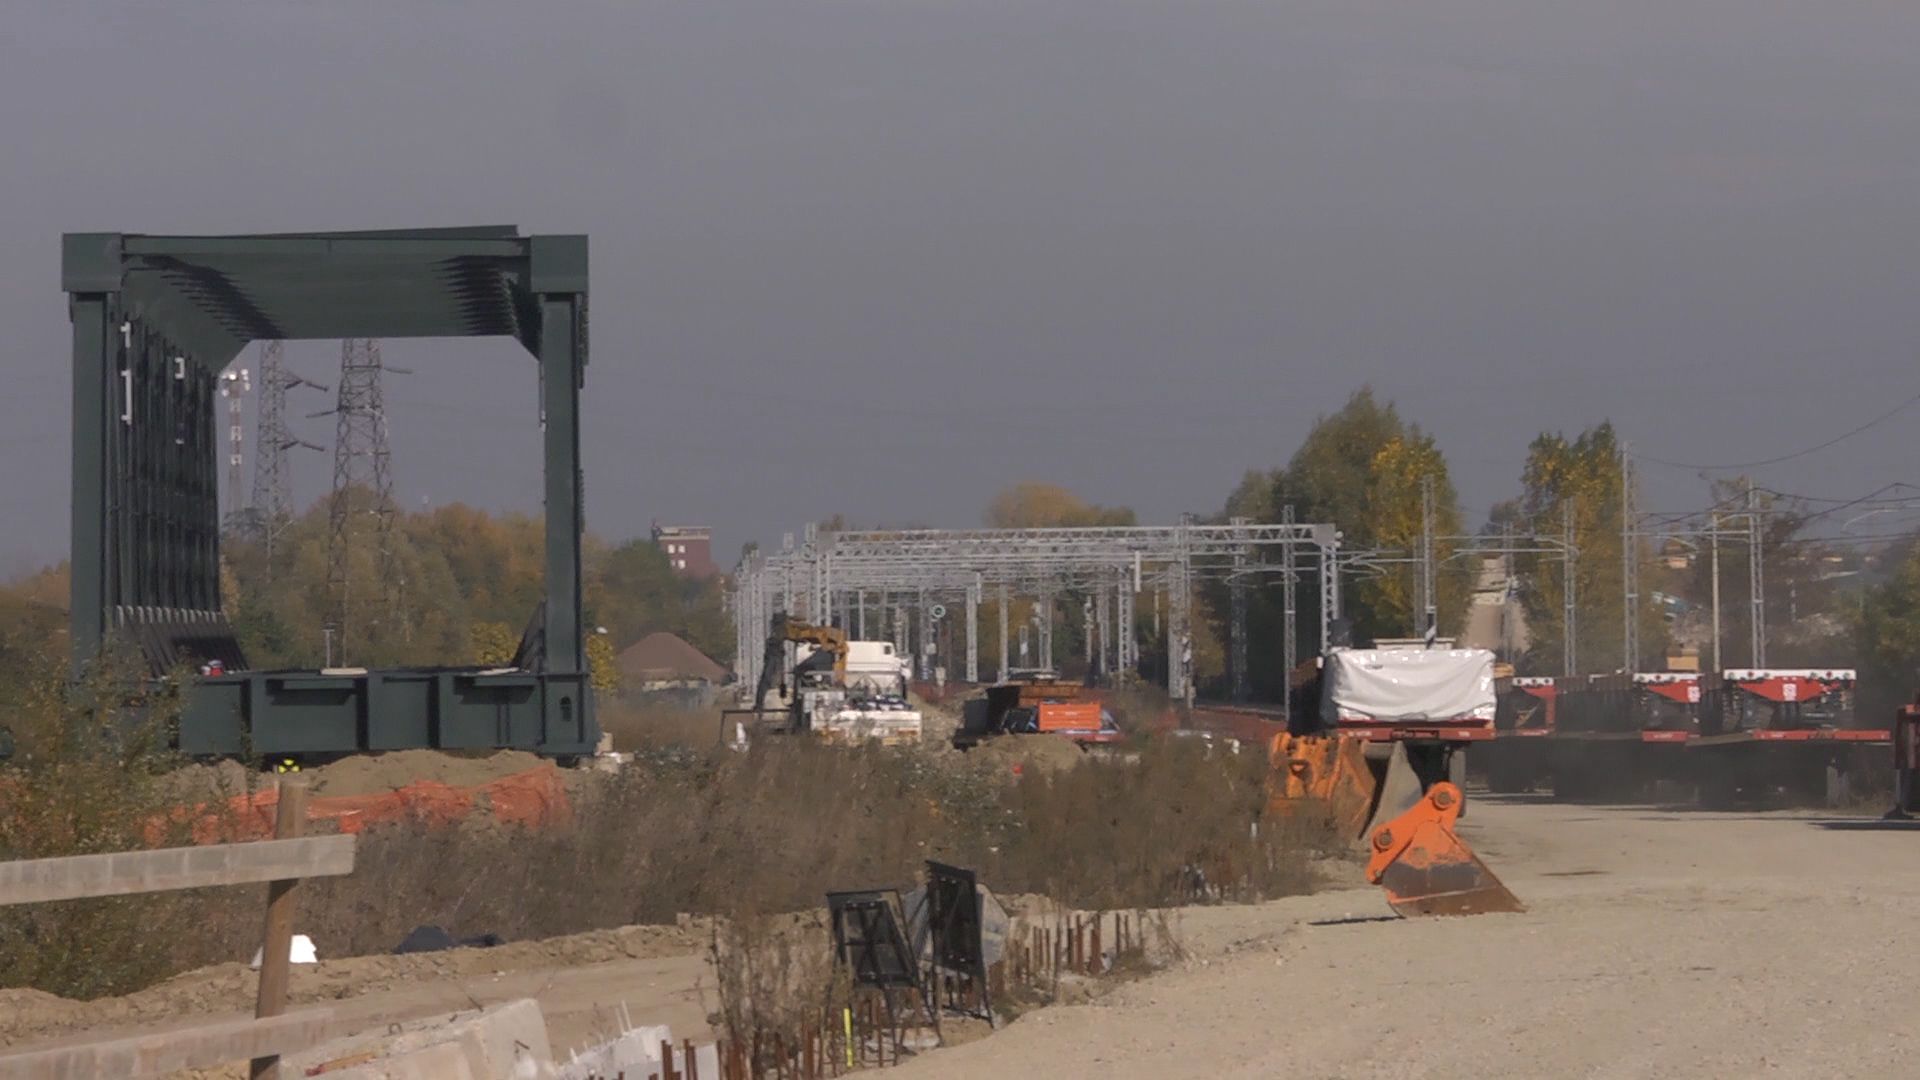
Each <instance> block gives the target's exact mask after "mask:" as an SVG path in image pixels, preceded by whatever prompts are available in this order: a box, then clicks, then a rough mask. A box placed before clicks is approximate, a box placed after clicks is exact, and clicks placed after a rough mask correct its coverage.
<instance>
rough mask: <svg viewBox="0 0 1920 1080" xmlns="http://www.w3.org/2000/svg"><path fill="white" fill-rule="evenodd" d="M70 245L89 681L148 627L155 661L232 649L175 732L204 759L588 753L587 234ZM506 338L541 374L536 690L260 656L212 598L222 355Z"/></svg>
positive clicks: (166, 663)
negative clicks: (275, 666) (583, 411)
mask: <svg viewBox="0 0 1920 1080" xmlns="http://www.w3.org/2000/svg"><path fill="white" fill-rule="evenodd" d="M61 250H62V265H61V282H62V286H63V288H64V289H65V291H66V292H67V293H68V306H69V314H70V316H71V319H72V324H73V360H72V363H73V421H74V423H73V510H72V515H73V516H72V558H73V561H72V565H73V583H72V594H71V600H72V614H71V620H72V623H71V625H72V647H73V657H72V659H73V666H74V672H75V674H76V675H78V674H80V673H81V672H83V671H84V670H85V668H86V667H87V665H88V664H89V663H91V662H92V660H93V659H94V658H95V657H96V656H98V655H99V653H100V650H101V649H102V647H103V646H104V645H105V644H106V643H107V642H108V640H109V639H110V638H113V637H115V636H116V635H119V636H124V637H126V638H128V639H130V640H131V641H133V642H134V643H137V644H138V645H139V646H140V647H141V648H142V650H143V652H145V654H146V656H147V658H148V661H149V663H150V665H151V666H152V667H153V669H154V671H155V673H156V674H158V673H161V672H164V671H165V670H167V669H169V668H171V667H173V666H175V665H177V664H179V663H183V662H193V661H197V660H207V659H219V660H221V661H222V662H223V663H224V664H225V666H226V670H227V672H228V674H227V675H226V676H225V677H223V678H220V679H210V680H206V681H205V682H204V684H203V685H202V687H200V688H199V689H198V690H197V691H196V693H195V695H194V699H193V700H192V701H190V702H189V706H188V709H187V712H186V716H185V717H184V718H183V720H182V725H181V732H180V736H179V738H180V743H181V745H182V748H183V749H190V750H191V751H192V752H195V753H207V754H232V753H241V752H244V751H246V750H249V749H254V750H266V749H269V748H273V747H276V746H277V747H285V748H287V749H288V750H289V752H307V753H316V754H321V753H344V752H350V751H355V750H365V749H374V748H388V749H390V748H395V747H397V746H401V745H435V746H437V745H456V744H460V745H473V741H472V740H473V739H475V738H476V737H480V736H484V738H482V741H483V742H485V743H486V744H489V745H500V746H524V747H527V748H530V749H535V750H539V751H541V752H543V753H549V754H556V755H572V754H582V753H589V752H591V751H592V750H593V748H594V746H595V744H596V743H597V742H598V739H599V728H598V725H597V724H596V723H595V722H594V718H593V708H592V694H591V688H590V686H589V684H588V680H587V663H586V652H585V639H584V635H583V628H582V626H581V609H582V597H581V566H580V561H581V556H580V533H581V527H582V521H583V504H582V481H581V470H580V419H579V402H580V389H581V387H582V385H583V382H584V376H585V370H586V364H587V282H588V261H587V238H586V237H584V236H533V237H524V236H520V235H519V234H518V231H517V230H516V229H514V228H512V227H511V226H485V227H479V228H471V229H425V230H399V231H381V232H365V233H305V234H299V233H290V234H278V235H254V236H144V235H133V234H121V233H69V234H67V235H66V236H64V237H63V238H62V249H61ZM501 335H504V336H512V337H514V338H515V339H516V340H518V341H520V343H521V344H522V345H523V346H525V347H526V348H527V350H528V351H529V352H530V353H532V354H533V356H534V358H535V360H536V361H538V362H539V364H540V368H541V373H540V390H541V395H540V411H539V416H540V423H541V426H542V432H543V436H542V438H543V444H544V453H545V473H546V481H545V504H546V513H547V519H546V520H547V529H546V547H547V552H546V597H545V600H544V602H543V606H542V614H541V616H540V618H539V623H540V626H541V628H542V632H541V633H540V635H539V642H540V647H539V648H538V649H535V650H533V651H532V652H531V654H530V656H529V658H528V667H529V669H530V670H529V671H528V672H526V673H525V674H524V675H521V676H519V678H521V679H522V680H525V683H524V685H520V684H515V686H512V687H507V686H504V685H502V686H493V685H491V684H487V685H484V686H483V685H482V684H483V683H484V682H485V679H484V678H479V677H476V676H475V675H474V673H473V672H471V671H460V670H458V669H447V670H445V671H396V672H370V673H368V674H367V675H366V676H363V677H359V678H346V679H333V680H331V681H329V680H328V679H326V678H324V677H319V676H315V678H314V680H311V681H313V683H314V684H313V685H310V686H307V685H302V684H301V682H300V680H299V679H298V677H297V676H295V677H290V676H289V675H288V674H287V673H266V672H253V671H249V670H247V665H246V661H245V657H244V656H242V655H241V653H240V650H239V648H238V645H237V644H236V642H235V640H234V636H233V631H232V628H231V626H230V625H229V623H228V622H227V618H226V615H225V613H224V611H223V609H222V604H221V596H220V584H219V565H220V543H219V536H220V514H219V504H218V440H217V437H216V430H217V418H216V416H215V403H214V398H215V390H216V385H217V380H218V376H219V373H220V371H221V370H222V369H223V368H224V367H225V366H226V365H227V363H228V362H229V361H231V360H232V359H233V357H234V356H236V355H238V353H239V352H240V350H241V349H242V348H244V347H245V346H246V344H247V343H248V342H249V341H250V340H253V339H256V338H266V339H278V340H290V339H300V338H353V337H474V336H501ZM449 675H450V677H448V676H449ZM322 683H325V685H321V684H322ZM503 695H504V696H503ZM376 699H378V700H377V701H376ZM509 699H511V700H509ZM376 706H377V707H376ZM316 710H317V711H316ZM423 732H424V735H423V734H422V733H423Z"/></svg>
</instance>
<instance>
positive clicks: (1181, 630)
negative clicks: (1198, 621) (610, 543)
mask: <svg viewBox="0 0 1920 1080" xmlns="http://www.w3.org/2000/svg"><path fill="white" fill-rule="evenodd" d="M803 536H804V539H803V540H802V541H801V542H800V543H798V544H796V543H794V539H793V536H792V534H788V535H787V537H786V539H785V541H784V543H783V545H782V549H781V550H780V551H778V552H775V553H772V554H766V555H754V556H752V557H750V558H748V559H747V560H745V561H744V562H743V563H742V564H741V566H740V568H739V570H738V572H737V573H736V575H735V595H734V600H733V607H734V610H735V611H736V612H738V613H739V617H738V618H736V620H735V630H736V640H735V657H736V659H735V671H736V672H737V673H738V674H739V676H740V680H741V682H742V683H744V684H745V685H748V686H752V685H756V684H757V683H758V681H759V678H760V675H761V671H760V666H761V664H762V662H763V657H764V656H765V648H764V645H765V639H764V635H765V634H766V632H767V628H768V626H769V624H770V622H771V620H772V618H773V616H774V614H775V613H776V612H786V613H788V614H790V615H793V616H795V617H801V618H808V619H813V620H825V619H831V618H833V615H834V613H835V612H842V611H845V610H846V607H845V598H846V597H849V596H858V595H860V594H865V593H879V594H881V595H882V596H883V597H884V598H885V599H884V600H883V607H885V606H886V604H889V603H890V604H892V605H893V610H894V612H895V614H894V617H893V620H892V623H893V633H894V635H895V642H896V644H902V643H903V642H902V636H901V635H902V631H903V629H904V627H903V625H902V609H903V608H909V607H910V608H912V609H914V610H915V611H916V612H923V611H925V610H926V609H927V608H928V607H929V606H930V605H932V604H936V603H948V602H955V603H963V604H964V605H965V618H966V620H967V623H968V627H967V640H968V641H969V642H970V643H971V644H972V647H970V648H969V650H968V657H967V667H966V671H967V675H968V678H969V681H977V680H978V678H979V657H978V644H977V643H978V632H979V631H978V626H977V622H978V616H979V604H980V602H981V597H982V596H983V595H984V591H985V589H986V588H987V587H989V586H991V587H993V588H994V590H995V593H996V596H998V597H999V598H1000V600H1001V602H1000V615H999V617H1000V621H1001V626H1002V633H1001V635H1000V659H1001V664H1000V670H999V672H998V673H997V674H999V675H1000V676H1001V677H1004V676H1005V675H1006V672H1007V664H1008V657H1007V638H1008V634H1007V632H1006V625H1007V615H1006V611H1007V601H1008V599H1009V598H1011V597H1016V596H1018V597H1030V598H1033V599H1034V600H1035V601H1036V605H1037V609H1038V610H1037V611H1036V613H1035V614H1036V617H1037V621H1038V625H1037V626H1036V627H1035V629H1036V631H1037V635H1036V636H1037V637H1038V640H1039V647H1040V660H1041V664H1040V666H1043V667H1048V666H1051V665H1052V662H1053V660H1054V659H1055V656H1054V653H1053V649H1052V638H1053V633H1052V627H1053V621H1054V608H1055V606H1056V604H1057V601H1058V599H1059V597H1060V596H1061V595H1062V594H1065V593H1078V594H1081V595H1083V596H1085V597H1086V598H1088V599H1093V598H1096V597H1100V596H1109V597H1111V601H1112V602H1111V603H1101V602H1100V601H1098V600H1094V607H1093V609H1092V610H1093V612H1094V621H1095V623H1096V624H1097V626H1098V627H1099V630H1098V635H1097V636H1098V637H1099V639H1100V641H1101V645H1100V649H1101V652H1102V653H1103V654H1106V653H1108V652H1109V651H1110V654H1111V656H1112V662H1113V666H1114V670H1115V672H1116V673H1124V672H1129V671H1132V670H1134V668H1135V667H1136V666H1137V665H1138V663H1139V659H1140V652H1139V642H1138V641H1136V640H1135V639H1134V635H1133V633H1132V632H1131V628H1132V626H1133V622H1134V603H1135V598H1136V597H1137V596H1138V594H1139V593H1141V592H1148V591H1151V592H1155V593H1163V594H1165V596H1166V599H1167V629H1168V632H1167V634H1166V645H1167V670H1168V684H1169V685H1168V692H1169V694H1170V695H1172V696H1173V697H1175V698H1179V699H1185V700H1191V698H1192V693H1193V680H1192V677H1191V662H1192V639H1191V620H1192V608H1193V591H1194V585H1195V583H1196V582H1197V581H1200V580H1222V579H1224V580H1226V581H1228V582H1229V583H1230V585H1231V584H1232V583H1234V582H1241V581H1244V580H1247V579H1248V578H1250V577H1251V576H1252V575H1255V574H1273V573H1280V574H1285V575H1288V576H1291V575H1292V574H1295V573H1300V572H1313V573H1314V574H1315V576H1316V577H1317V578H1318V580H1319V583H1320V597H1321V603H1320V612H1319V614H1320V640H1321V642H1322V643H1323V644H1324V643H1325V642H1326V641H1327V640H1328V637H1329V634H1330V631H1331V626H1332V623H1333V620H1335V619H1337V618H1338V617H1339V613H1340V602H1339V597H1340V588H1339V579H1338V575H1337V574H1334V573H1328V572H1326V570H1327V569H1328V568H1330V567H1332V566H1334V565H1335V564H1336V562H1337V560H1338V558H1339V548H1340V536H1339V533H1338V531H1337V530H1335V529H1334V527H1333V526H1331V525H1326V524H1293V523H1281V524H1253V523H1248V522H1237V523H1234V524H1230V525H1197V524H1193V523H1191V522H1182V523H1180V524H1177V525H1160V526H1106V527H1087V528H1054V529H907V530H872V531H850V532H838V533H834V532H824V531H821V530H818V529H816V528H813V527H811V526H809V527H808V528H807V530H806V531H805V533H804V534H803ZM1302 549H1311V551H1312V554H1311V555H1310V556H1305V557H1304V558H1303V555H1304V552H1303V551H1302ZM1276 556H1277V558H1276ZM1236 610H1237V611H1240V612H1242V613H1243V612H1244V608H1243V607H1242V608H1239V609H1236ZM925 633H926V632H925V629H924V628H923V629H922V632H921V634H922V636H921V637H920V639H919V640H918V641H916V642H914V643H913V644H914V647H913V648H912V649H911V650H904V651H911V652H912V653H913V654H914V655H915V656H916V658H924V656H925V650H926V641H927V638H926V636H925ZM1241 636H1242V638H1244V631H1241ZM1108 641H1111V642H1112V645H1111V647H1109V646H1108V645H1107V644H1106V642H1108Z"/></svg>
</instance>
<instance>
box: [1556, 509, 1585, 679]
mask: <svg viewBox="0 0 1920 1080" xmlns="http://www.w3.org/2000/svg"><path fill="white" fill-rule="evenodd" d="M1560 529H1561V543H1562V544H1563V545H1565V548H1566V559H1565V562H1564V564H1563V566H1562V569H1561V586H1560V587H1561V592H1562V593H1564V594H1565V595H1564V596H1563V597H1562V609H1561V612H1560V626H1561V630H1560V634H1561V637H1562V638H1564V639H1565V640H1564V641H1563V642H1562V645H1561V649H1560V653H1561V662H1560V666H1561V673H1562V674H1564V675H1566V676H1567V677H1568V678H1572V677H1573V676H1574V675H1577V674H1579V671H1580V666H1579V657H1578V653H1577V650H1576V648H1575V641H1576V640H1577V639H1578V637H1579V630H1580V624H1579V616H1578V615H1577V614H1576V613H1575V611H1574V605H1573V602H1574V595H1573V593H1574V580H1575V576H1574V571H1575V569H1576V568H1577V566H1578V563H1579V559H1580V548H1579V546H1578V543H1577V541H1576V539H1575V536H1574V531H1573V496H1571V495H1569V496H1567V497H1566V501H1565V502H1562V503H1561V504H1560Z"/></svg>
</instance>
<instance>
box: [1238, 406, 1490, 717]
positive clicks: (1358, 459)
mask: <svg viewBox="0 0 1920 1080" xmlns="http://www.w3.org/2000/svg"><path fill="white" fill-rule="evenodd" d="M1429 476H1430V477H1432V479H1433V485H1434V531H1435V534H1436V535H1457V534H1458V533H1459V532H1460V528H1461V520H1460V510H1459V502H1458V497H1457V495H1456V494H1455V491H1454V487H1453V482H1452V480H1451V478H1450V476H1449V474H1448V470H1447V463H1446V458H1445V456H1444V455H1443V454H1442V453H1441V452H1440V449H1439V447H1438V446H1437V445H1436V444H1435V442H1434V440H1433V438H1432V437H1431V436H1430V435H1428V434H1426V433H1425V432H1423V431H1421V429H1420V428H1419V427H1418V426H1417V425H1415V424H1411V423H1408V422H1407V421H1406V420H1405V419H1403V418H1402V417H1401V416H1400V413H1399V410H1398V409H1397V408H1395V406H1394V404H1393V403H1392V402H1389V401H1382V400H1381V399H1380V398H1379V397H1378V396H1377V395H1375V394H1374V392H1373V389H1372V388H1371V387H1361V388H1360V389H1359V390H1358V391H1355V392H1354V394H1353V395H1352V396H1351V397H1349V398H1348V399H1347V402H1346V404H1345V405H1343V406H1342V407H1341V408H1340V409H1339V410H1338V411H1337V412H1334V413H1331V414H1329V415H1326V416H1322V417H1320V418H1319V419H1318V420H1316V421H1315V422H1314V425H1313V427H1312V428H1311V429H1309V430H1308V432H1307V435H1306V438H1305V439H1303V440H1302V441H1301V443H1300V446H1299V448H1298V449H1296V450H1295V451H1294V453H1293V456H1292V457H1291V458H1289V459H1288V461H1287V464H1286V465H1285V466H1284V467H1281V468H1275V469H1266V470H1262V469H1255V470H1250V471H1248V472H1247V473H1245V474H1244V475H1243V476H1242V477H1241V479H1240V482H1239V484H1238V485H1236V486H1235V488H1234V490H1233V491H1232V492H1231V493H1230V494H1229V495H1228V496H1227V500H1226V505H1225V506H1224V507H1223V508H1222V511H1221V514H1220V520H1223V521H1224V520H1229V519H1232V518H1235V517H1244V518H1247V519H1249V520H1252V521H1256V522H1274V521H1279V520H1280V519H1281V512H1282V510H1283V508H1287V507H1291V508H1292V510H1293V512H1294V520H1295V521H1299V522H1303V523H1304V522H1330V523H1332V524H1334V525H1336V526H1337V527H1339V529H1340V530H1341V533H1342V541H1341V543H1342V548H1343V550H1345V551H1348V552H1361V551H1382V552H1385V553H1389V554H1385V555H1383V557H1382V558H1381V559H1379V560H1376V561H1374V562H1373V563H1372V564H1371V565H1370V566H1365V567H1362V568H1360V569H1359V570H1357V571H1355V572H1353V575H1352V576H1346V577H1343V585H1345V586H1346V588H1345V589H1344V595H1343V598H1342V600H1343V602H1342V608H1343V613H1344V615H1345V617H1346V619H1347V620H1348V622H1349V624H1350V626H1351V631H1352V636H1353V639H1354V640H1355V641H1368V640H1372V639H1376V638H1383V637H1408V636H1414V635H1417V634H1418V633H1420V631H1421V630H1422V629H1423V627H1422V625H1421V619H1420V612H1419V611H1417V610H1416V609H1417V607H1418V604H1417V601H1416V591H1417V585H1416V582H1417V580H1418V573H1419V571H1418V566H1417V564H1416V563H1415V562H1414V561H1413V560H1415V559H1417V558H1418V555H1419V550H1420V539H1421V517H1422V513H1421V505H1422V491H1423V487H1424V485H1425V483H1426V478H1427V477H1429ZM1435 547H1436V552H1435V555H1436V573H1435V584H1436V589H1435V592H1436V593H1437V594H1438V606H1439V614H1440V632H1441V633H1442V634H1454V633H1457V632H1458V628H1459V627H1460V626H1461V625H1463V623H1464V621H1465V619H1466V616H1467V599H1468V595H1469V593H1470V592H1471V589H1472V574H1473V572H1474V570H1475V569H1476V568H1475V567H1472V566H1468V565H1465V564H1463V563H1462V562H1461V561H1460V560H1457V559H1453V558H1452V557H1451V556H1452V554H1453V548H1452V545H1450V544H1446V543H1437V544H1436V545H1435ZM1205 592H1206V595H1207V597H1208V604H1209V607H1210V609H1211V610H1212V611H1214V612H1216V613H1224V612H1226V611H1227V610H1228V603H1229V601H1228V595H1227V589H1226V588H1225V587H1224V586H1219V585H1215V586H1210V587H1209V588H1207V589H1206V590H1205ZM1282 592H1283V589H1282V587H1281V585H1280V584H1279V583H1278V582H1270V583H1264V584H1262V585H1260V586H1259V587H1257V588H1256V589H1255V591H1254V593H1253V595H1252V597H1251V598H1250V603H1249V607H1248V615H1247V632H1248V652H1249V655H1250V657H1254V658H1257V657H1275V656H1278V655H1279V654H1280V651H1281V646H1280V639H1281V637H1282V635H1283V634H1284V632H1285V629H1284V621H1285V607H1284V604H1283V602H1282V599H1281V596H1282ZM1318 601H1319V591H1318V590H1317V589H1315V588H1314V587H1313V583H1312V581H1311V579H1307V578H1303V579H1302V580H1301V582H1300V589H1299V593H1298V602H1297V606H1296V611H1297V616H1296V617H1297V619H1298V624H1297V627H1296V630H1297V634H1298V638H1297V640H1298V641H1299V647H1300V653H1301V655H1302V656H1308V655H1311V654H1312V653H1313V651H1314V650H1316V649H1318V648H1320V647H1321V644H1322V643H1321V642H1320V640H1319V623H1320V614H1319V610H1318V606H1317V605H1318ZM1216 632H1217V633H1218V634H1219V636H1220V637H1221V639H1222V640H1224V639H1225V637H1226V632H1225V628H1224V627H1221V628H1219V629H1218V630H1217V631H1216ZM1251 669H1252V670H1251V672H1250V673H1251V675H1252V683H1253V690H1254V693H1255V694H1256V695H1257V696H1260V697H1263V698H1269V699H1272V698H1277V697H1278V696H1280V695H1281V694H1282V693H1284V692H1285V686H1286V674H1285V672H1283V671H1281V670H1280V665H1278V664H1274V663H1260V662H1254V663H1253V664H1251ZM1221 689H1223V688H1222V687H1218V686H1216V687H1214V688H1212V691H1211V692H1218V691H1219V690H1221Z"/></svg>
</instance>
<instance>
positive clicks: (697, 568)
mask: <svg viewBox="0 0 1920 1080" xmlns="http://www.w3.org/2000/svg"><path fill="white" fill-rule="evenodd" d="M653 542H654V545H655V546H656V547H658V548H659V549H660V550H661V551H662V552H663V553H665V555H666V556H667V562H668V563H670V564H672V566H673V569H674V572H675V573H677V574H679V575H680V576H681V577H687V578H693V579H695V580H696V581H705V580H706V579H708V578H710V577H714V576H716V575H718V574H719V573H720V568H719V567H718V566H715V565H714V562H713V530H712V529H709V528H707V527H706V526H705V525H655V526H654V527H653Z"/></svg>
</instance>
